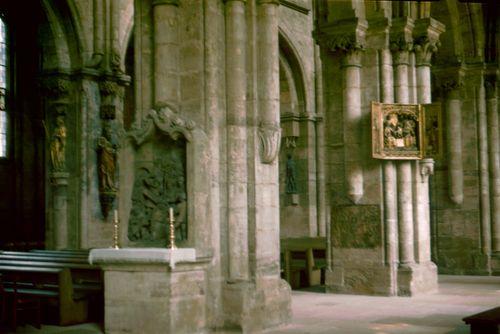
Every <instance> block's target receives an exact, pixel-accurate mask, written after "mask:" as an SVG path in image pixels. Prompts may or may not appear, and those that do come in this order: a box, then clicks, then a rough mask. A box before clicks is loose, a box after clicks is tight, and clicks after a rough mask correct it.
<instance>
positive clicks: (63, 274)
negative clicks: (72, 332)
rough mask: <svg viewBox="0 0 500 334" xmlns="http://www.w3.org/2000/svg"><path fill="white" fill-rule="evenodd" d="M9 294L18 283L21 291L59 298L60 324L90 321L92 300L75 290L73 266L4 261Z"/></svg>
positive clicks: (0, 270)
mask: <svg viewBox="0 0 500 334" xmlns="http://www.w3.org/2000/svg"><path fill="white" fill-rule="evenodd" d="M0 273H2V277H3V284H4V288H5V291H6V292H7V293H9V292H10V293H13V285H14V282H15V284H17V287H18V293H19V294H24V295H30V296H37V297H39V298H41V299H42V298H43V299H47V301H55V302H56V303H57V306H58V308H59V324H60V325H70V324H76V323H81V322H85V321H86V320H87V312H88V300H87V299H86V298H80V297H79V295H78V293H76V292H75V291H74V287H73V279H72V277H71V271H70V269H69V268H52V267H35V266H17V265H15V264H0Z"/></svg>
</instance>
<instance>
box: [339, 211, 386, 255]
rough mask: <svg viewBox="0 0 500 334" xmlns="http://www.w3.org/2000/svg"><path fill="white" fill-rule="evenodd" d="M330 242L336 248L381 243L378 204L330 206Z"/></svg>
mask: <svg viewBox="0 0 500 334" xmlns="http://www.w3.org/2000/svg"><path fill="white" fill-rule="evenodd" d="M332 242H333V246H334V247H336V248H373V247H378V246H380V245H381V244H382V240H381V229H380V208H379V206H378V205H356V206H353V205H349V206H336V207H334V208H332Z"/></svg>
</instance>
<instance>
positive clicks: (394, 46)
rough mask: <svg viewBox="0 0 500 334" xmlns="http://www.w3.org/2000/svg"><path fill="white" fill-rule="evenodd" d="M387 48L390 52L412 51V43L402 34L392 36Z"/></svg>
mask: <svg viewBox="0 0 500 334" xmlns="http://www.w3.org/2000/svg"><path fill="white" fill-rule="evenodd" d="M389 48H390V50H391V51H392V52H397V51H411V50H412V49H413V43H412V41H411V40H409V39H408V38H407V37H406V34H404V33H399V34H392V35H391V39H390V41H389Z"/></svg>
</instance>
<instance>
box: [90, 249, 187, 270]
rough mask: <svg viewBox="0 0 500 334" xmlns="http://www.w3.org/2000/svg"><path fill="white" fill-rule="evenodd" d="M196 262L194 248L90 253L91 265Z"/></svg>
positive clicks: (92, 251)
mask: <svg viewBox="0 0 500 334" xmlns="http://www.w3.org/2000/svg"><path fill="white" fill-rule="evenodd" d="M194 261H196V252H195V249H194V248H174V249H169V248H119V249H114V248H94V249H91V250H90V253H89V263H90V264H99V263H101V264H134V263H135V264H147V263H168V264H169V265H170V267H171V268H172V269H173V268H175V263H177V262H194Z"/></svg>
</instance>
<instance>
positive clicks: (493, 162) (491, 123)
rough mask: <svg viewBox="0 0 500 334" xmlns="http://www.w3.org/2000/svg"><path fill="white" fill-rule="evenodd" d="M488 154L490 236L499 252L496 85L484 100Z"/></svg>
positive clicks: (499, 157) (499, 160) (499, 153)
mask: <svg viewBox="0 0 500 334" xmlns="http://www.w3.org/2000/svg"><path fill="white" fill-rule="evenodd" d="M486 112H487V123H488V151H489V152H488V153H489V172H490V180H489V182H490V201H491V236H492V241H491V243H492V250H493V252H500V147H499V146H500V142H499V140H500V139H499V135H498V105H497V96H496V85H495V84H493V85H492V87H489V89H488V92H487V98H486Z"/></svg>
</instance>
